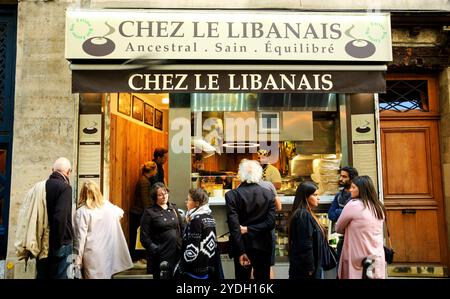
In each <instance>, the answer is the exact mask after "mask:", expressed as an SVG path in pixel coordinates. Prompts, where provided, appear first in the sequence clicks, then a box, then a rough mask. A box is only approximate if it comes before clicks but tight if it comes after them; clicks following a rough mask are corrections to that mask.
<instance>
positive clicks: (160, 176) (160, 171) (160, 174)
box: [151, 160, 166, 185]
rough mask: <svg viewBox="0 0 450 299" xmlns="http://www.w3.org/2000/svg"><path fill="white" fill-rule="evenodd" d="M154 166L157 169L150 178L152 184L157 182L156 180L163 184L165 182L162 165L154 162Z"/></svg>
mask: <svg viewBox="0 0 450 299" xmlns="http://www.w3.org/2000/svg"><path fill="white" fill-rule="evenodd" d="M153 162H155V163H156V161H155V160H153ZM156 168H157V170H158V171H157V172H156V175H155V176H154V177H152V178H151V182H152V185H153V184H155V183H158V182H159V183H163V184H164V185H165V184H166V183H165V182H164V167H163V165H161V164H158V163H156Z"/></svg>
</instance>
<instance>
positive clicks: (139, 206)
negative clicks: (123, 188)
mask: <svg viewBox="0 0 450 299" xmlns="http://www.w3.org/2000/svg"><path fill="white" fill-rule="evenodd" d="M151 180H152V178H148V177H146V176H145V175H141V177H140V178H139V181H138V183H137V184H136V190H135V196H134V208H133V212H134V213H136V214H142V213H143V212H144V209H146V208H148V207H150V206H151V205H152V200H151V199H150V190H151V189H152V185H153V184H152V182H151Z"/></svg>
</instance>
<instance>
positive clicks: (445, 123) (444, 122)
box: [439, 68, 450, 263]
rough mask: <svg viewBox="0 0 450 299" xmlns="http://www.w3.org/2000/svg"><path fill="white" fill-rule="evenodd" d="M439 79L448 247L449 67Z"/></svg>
mask: <svg viewBox="0 0 450 299" xmlns="http://www.w3.org/2000/svg"><path fill="white" fill-rule="evenodd" d="M439 79H440V80H439V85H440V86H439V89H440V90H439V93H440V95H439V101H440V110H441V121H440V127H439V131H440V137H441V140H440V146H441V163H442V182H443V185H444V197H445V199H444V206H445V219H446V225H447V240H448V248H450V85H449V84H450V68H447V69H445V70H444V71H443V72H442V73H441V76H440V78H439ZM449 263H450V261H449Z"/></svg>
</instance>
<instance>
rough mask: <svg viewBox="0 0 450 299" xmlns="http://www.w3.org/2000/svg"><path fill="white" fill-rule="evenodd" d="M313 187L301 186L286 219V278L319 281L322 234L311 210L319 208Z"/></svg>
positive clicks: (306, 184) (310, 183)
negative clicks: (287, 220)
mask: <svg viewBox="0 0 450 299" xmlns="http://www.w3.org/2000/svg"><path fill="white" fill-rule="evenodd" d="M317 191H318V190H317V186H316V185H315V184H314V183H312V182H303V183H301V184H300V185H299V186H298V188H297V191H296V193H295V198H294V203H293V205H292V210H291V213H290V215H289V222H288V223H289V226H288V228H289V278H291V279H292V278H293V279H295V278H315V279H320V278H323V270H322V248H323V245H324V242H327V241H326V237H325V230H324V228H323V227H322V226H321V225H320V222H319V220H318V219H317V217H316V215H315V214H314V212H313V209H314V208H316V207H317V206H318V205H319V195H318V192H317Z"/></svg>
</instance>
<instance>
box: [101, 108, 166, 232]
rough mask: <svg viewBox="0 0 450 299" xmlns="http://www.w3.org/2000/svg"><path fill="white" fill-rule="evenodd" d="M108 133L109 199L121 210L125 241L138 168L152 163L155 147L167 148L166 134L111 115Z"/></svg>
mask: <svg viewBox="0 0 450 299" xmlns="http://www.w3.org/2000/svg"><path fill="white" fill-rule="evenodd" d="M110 134H111V135H110V142H111V147H110V158H111V165H110V171H111V173H110V197H111V198H110V200H111V202H113V203H114V204H116V205H118V206H119V207H121V208H122V209H123V210H124V218H123V220H122V228H123V231H124V234H125V236H126V238H127V240H128V236H129V212H130V210H131V208H132V207H133V205H134V194H135V188H136V184H137V182H138V180H139V177H140V173H141V169H140V167H141V165H142V164H143V163H144V162H146V161H149V160H152V158H153V150H154V149H155V147H157V146H164V147H166V148H167V144H168V141H167V135H166V134H164V133H162V132H161V133H160V132H156V131H154V130H152V129H150V128H148V127H146V126H143V125H139V124H136V123H134V122H131V121H129V120H127V119H125V118H122V117H120V116H117V115H114V114H112V115H111V128H110ZM165 167H166V168H167V163H166V165H165ZM166 177H167V171H166Z"/></svg>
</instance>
